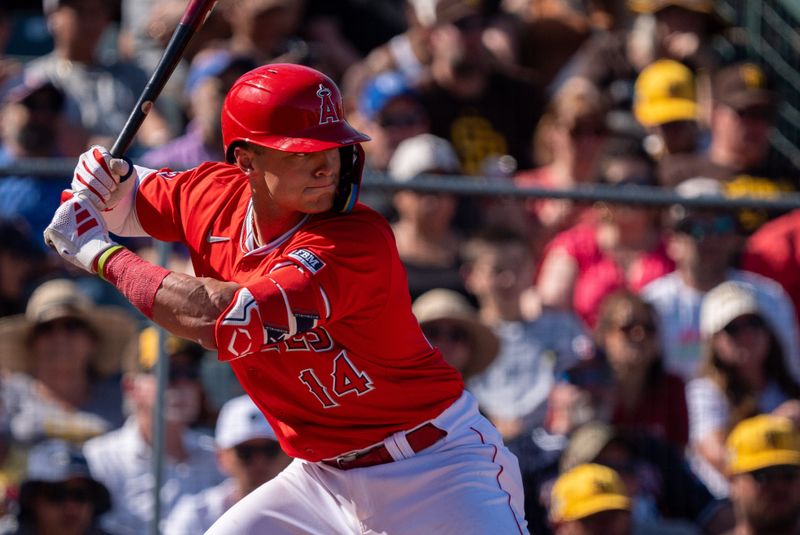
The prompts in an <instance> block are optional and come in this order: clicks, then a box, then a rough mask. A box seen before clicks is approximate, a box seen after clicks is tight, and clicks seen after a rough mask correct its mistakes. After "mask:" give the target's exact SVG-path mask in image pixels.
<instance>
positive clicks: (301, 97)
mask: <svg viewBox="0 0 800 535" xmlns="http://www.w3.org/2000/svg"><path fill="white" fill-rule="evenodd" d="M369 139H370V138H369V136H367V135H365V134H362V133H361V132H359V131H358V130H356V129H355V128H353V127H352V126H350V124H349V123H348V122H347V121H346V120H345V119H344V109H343V106H342V95H341V93H340V91H339V88H338V87H336V84H335V83H334V82H333V80H331V79H330V78H329V77H328V76H326V75H324V74H323V73H321V72H319V71H317V70H315V69H312V68H310V67H306V66H304V65H295V64H290V63H275V64H269V65H263V66H261V67H258V68H256V69H253V70H252V71H250V72H248V73H245V74H244V75H242V76H241V77H240V78H239V79H238V80H236V82H235V83H234V84H233V87H231V89H230V91H228V94H227V96H226V97H225V102H224V103H223V106H222V142H223V145H224V150H225V160H226V161H227V162H228V163H234V162H235V160H234V157H233V153H234V148H235V147H236V146H237V144H240V143H244V142H248V143H255V144H257V145H262V146H264V147H268V148H271V149H275V150H280V151H284V152H319V151H324V150H329V149H339V151H340V152H341V161H342V168H341V171H340V178H339V188H338V190H337V192H336V199H335V200H334V205H333V208H332V209H333V210H334V211H337V212H349V211H350V210H351V209H352V208H353V206H355V203H356V201H357V200H358V190H359V187H360V186H361V175H362V173H363V169H364V150H363V149H362V148H361V145H360V143H363V142H364V141H369Z"/></svg>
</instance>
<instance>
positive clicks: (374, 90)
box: [352, 71, 430, 171]
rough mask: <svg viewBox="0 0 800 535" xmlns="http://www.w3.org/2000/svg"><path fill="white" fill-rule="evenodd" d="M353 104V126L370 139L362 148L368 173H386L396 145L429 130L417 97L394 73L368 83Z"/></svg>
mask: <svg viewBox="0 0 800 535" xmlns="http://www.w3.org/2000/svg"><path fill="white" fill-rule="evenodd" d="M353 100H354V103H353V113H352V117H353V119H352V121H353V125H354V126H355V127H357V128H359V129H360V130H361V131H363V132H364V133H365V134H367V135H368V136H369V137H370V138H371V139H372V141H370V143H367V144H366V146H365V147H364V150H365V151H366V153H367V163H366V165H368V166H369V168H370V169H375V170H377V171H386V170H387V168H388V167H389V162H390V160H391V158H392V155H393V154H394V152H395V150H397V146H398V145H399V144H400V142H402V141H403V140H406V139H408V138H411V137H414V136H417V135H420V134H424V133H427V132H428V131H429V130H430V122H429V120H428V112H427V111H426V110H425V108H424V107H423V106H422V103H421V102H420V100H419V95H418V94H417V93H416V91H415V90H414V89H413V88H412V86H411V85H410V84H409V83H408V82H407V81H406V80H405V79H404V78H403V76H402V75H401V74H400V73H398V72H395V71H386V72H382V73H380V74H378V75H376V76H375V77H374V78H370V79H368V80H367V81H366V83H365V84H364V86H363V89H362V90H361V92H360V94H359V95H358V97H355V98H354V99H353Z"/></svg>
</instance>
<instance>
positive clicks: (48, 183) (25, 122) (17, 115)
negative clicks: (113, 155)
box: [0, 76, 87, 247]
mask: <svg viewBox="0 0 800 535" xmlns="http://www.w3.org/2000/svg"><path fill="white" fill-rule="evenodd" d="M2 102H3V105H2V108H0V118H2V127H0V141H2V146H0V165H11V164H14V163H17V162H19V161H20V160H24V159H26V158H57V157H67V156H76V155H77V154H79V153H80V152H81V151H83V149H84V146H85V144H86V141H87V137H86V135H85V132H84V131H83V129H82V128H81V126H80V124H78V123H75V122H72V121H70V120H69V118H68V112H67V108H68V106H69V105H68V103H67V102H66V99H65V95H64V93H63V92H62V91H61V90H60V89H58V88H57V87H55V86H54V85H53V84H52V83H49V82H47V81H46V80H44V79H41V78H35V77H30V76H26V77H22V78H20V79H18V80H15V81H14V82H11V83H9V84H8V85H7V86H6V88H5V93H4V94H3V95H2ZM65 183H66V178H64V180H63V181H62V182H61V183H59V182H58V181H56V180H52V179H48V178H47V177H42V176H24V175H17V176H15V175H11V176H5V177H3V180H0V215H2V216H4V217H22V218H24V219H25V220H26V221H27V222H28V224H29V225H30V227H31V232H32V234H33V235H35V236H39V235H40V234H41V233H42V232H44V228H45V227H46V226H47V223H49V221H48V220H47V214H46V213H45V212H46V211H47V210H46V209H47V208H50V207H53V208H54V207H56V206H58V202H59V200H60V197H61V191H62V190H63V189H64V184H65ZM36 244H37V245H39V246H40V247H43V246H42V245H40V244H41V240H39V239H36Z"/></svg>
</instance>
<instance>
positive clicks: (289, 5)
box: [220, 0, 308, 65]
mask: <svg viewBox="0 0 800 535" xmlns="http://www.w3.org/2000/svg"><path fill="white" fill-rule="evenodd" d="M304 4H305V1H304V0H233V1H229V2H226V3H223V4H222V5H220V8H221V12H222V13H223V15H224V16H225V18H226V19H227V21H228V24H229V25H230V27H231V31H232V35H231V38H230V41H229V42H228V46H227V47H226V48H227V49H228V50H229V51H230V52H231V53H233V54H238V55H244V56H248V57H251V58H254V59H255V61H256V64H258V65H263V64H265V63H301V62H302V60H303V59H306V58H305V56H306V54H307V53H308V50H307V46H306V45H305V44H304V43H302V42H300V40H299V38H298V31H299V30H300V24H301V16H302V14H303V8H304Z"/></svg>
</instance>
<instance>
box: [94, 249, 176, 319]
mask: <svg viewBox="0 0 800 535" xmlns="http://www.w3.org/2000/svg"><path fill="white" fill-rule="evenodd" d="M169 274H170V271H169V270H168V269H165V268H163V267H161V266H157V265H155V264H151V263H150V262H147V261H146V260H143V259H141V258H140V257H138V256H137V255H135V254H134V253H132V252H131V251H129V250H127V249H122V250H120V251H119V252H116V253H114V254H113V255H112V256H111V258H109V259H108V260H107V261H106V262H105V265H104V266H103V267H102V273H99V275H100V276H101V277H102V278H104V279H105V280H107V281H108V282H110V283H111V284H113V285H114V286H116V287H117V289H118V290H119V291H120V293H121V294H122V295H124V296H125V297H126V298H127V299H128V301H130V302H131V304H132V305H133V306H135V307H136V308H137V309H138V310H139V311H141V313H142V314H144V315H145V316H147V317H148V318H150V319H153V304H154V303H155V301H156V293H157V292H158V289H159V288H160V287H161V282H162V281H163V280H164V278H165V277H166V276H167V275H169Z"/></svg>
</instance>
